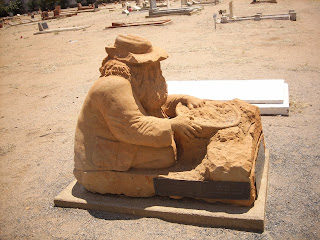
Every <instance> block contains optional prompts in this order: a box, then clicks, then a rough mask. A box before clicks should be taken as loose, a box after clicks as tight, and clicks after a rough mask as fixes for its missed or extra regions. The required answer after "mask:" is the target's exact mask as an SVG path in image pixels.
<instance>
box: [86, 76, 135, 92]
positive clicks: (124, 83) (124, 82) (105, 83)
mask: <svg viewBox="0 0 320 240" xmlns="http://www.w3.org/2000/svg"><path fill="white" fill-rule="evenodd" d="M126 87H130V88H131V83H130V81H129V80H128V79H125V78H123V77H120V76H107V77H100V78H99V79H98V80H97V81H96V82H95V83H94V84H93V86H92V89H91V90H92V91H93V92H96V93H103V94H105V93H113V92H115V91H117V90H118V89H119V88H126Z"/></svg>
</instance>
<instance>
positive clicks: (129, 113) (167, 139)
mask: <svg viewBox="0 0 320 240" xmlns="http://www.w3.org/2000/svg"><path fill="white" fill-rule="evenodd" d="M100 83H101V84H99V86H97V90H96V92H97V93H96V96H95V98H96V102H97V104H98V105H99V109H100V112H101V114H102V115H103V117H104V119H105V121H106V122H107V124H108V126H109V128H110V131H111V132H112V133H113V135H114V136H115V137H116V138H118V139H119V140H121V141H123V142H127V143H131V144H136V145H142V146H150V147H166V146H170V145H171V143H172V135H173V132H172V130H171V124H170V121H169V119H162V118H156V117H152V116H146V114H145V111H144V109H143V107H142V106H141V103H140V101H139V100H138V98H137V97H136V96H135V94H134V93H133V91H132V88H131V84H130V82H129V81H128V80H126V79H124V78H122V77H116V76H112V77H106V78H103V79H100Z"/></svg>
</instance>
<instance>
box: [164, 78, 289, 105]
mask: <svg viewBox="0 0 320 240" xmlns="http://www.w3.org/2000/svg"><path fill="white" fill-rule="evenodd" d="M167 84H168V93H169V94H187V95H192V96H195V97H198V98H202V99H208V100H221V101H226V100H232V99H234V98H239V99H242V100H244V101H246V102H248V103H256V104H261V103H278V104H281V103H283V102H284V97H285V96H284V91H283V89H284V80H283V79H270V80H183V81H167Z"/></svg>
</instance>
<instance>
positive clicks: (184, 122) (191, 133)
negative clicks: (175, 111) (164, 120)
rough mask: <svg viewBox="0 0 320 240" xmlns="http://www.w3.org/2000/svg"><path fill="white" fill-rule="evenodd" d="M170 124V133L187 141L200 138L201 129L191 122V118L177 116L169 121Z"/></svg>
mask: <svg viewBox="0 0 320 240" xmlns="http://www.w3.org/2000/svg"><path fill="white" fill-rule="evenodd" d="M170 122H171V129H172V131H174V132H175V133H176V134H178V136H180V137H183V138H187V139H188V138H189V139H190V138H195V137H200V133H201V130H202V128H201V127H200V126H199V124H197V123H195V122H194V121H193V118H192V117H188V116H177V117H175V118H172V119H170Z"/></svg>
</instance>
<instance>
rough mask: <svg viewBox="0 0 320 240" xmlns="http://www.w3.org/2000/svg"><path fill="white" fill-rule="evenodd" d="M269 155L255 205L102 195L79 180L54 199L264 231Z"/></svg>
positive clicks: (61, 204)
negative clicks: (92, 190)
mask: <svg viewBox="0 0 320 240" xmlns="http://www.w3.org/2000/svg"><path fill="white" fill-rule="evenodd" d="M265 155H266V156H265V165H264V170H263V175H262V179H261V183H260V191H259V196H258V198H257V200H256V201H255V203H254V206H253V207H239V206H232V205H226V204H219V203H215V204H210V203H207V202H204V201H201V200H195V199H187V198H183V199H180V200H174V199H170V198H167V197H159V196H155V197H150V198H130V197H126V196H123V195H112V194H108V195H101V194H95V193H90V192H88V191H87V190H85V189H84V188H83V187H82V186H81V185H80V184H78V183H77V182H76V181H74V182H72V183H71V184H70V185H69V186H68V187H67V188H66V189H64V190H63V191H62V192H61V193H60V194H59V195H58V196H57V197H56V198H55V199H54V204H55V206H57V207H71V208H81V209H87V210H101V211H107V212H115V213H122V214H132V215H136V216H142V217H153V218H160V219H163V220H166V221H169V222H177V223H183V224H192V225H198V226H211V227H224V228H231V229H239V230H247V231H254V232H262V231H263V230H264V221H265V207H266V199H267V187H268V171H269V151H268V150H267V149H266V151H265Z"/></svg>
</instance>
